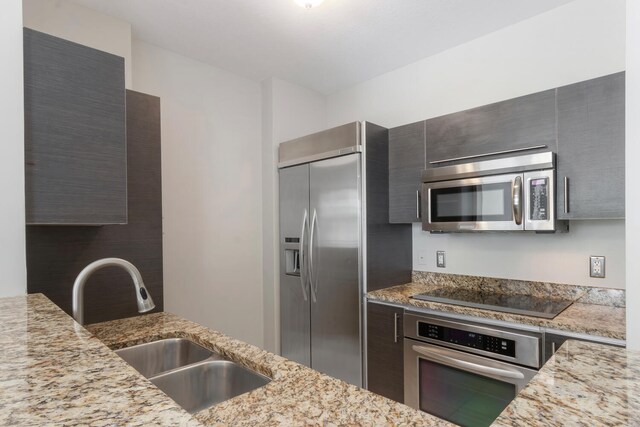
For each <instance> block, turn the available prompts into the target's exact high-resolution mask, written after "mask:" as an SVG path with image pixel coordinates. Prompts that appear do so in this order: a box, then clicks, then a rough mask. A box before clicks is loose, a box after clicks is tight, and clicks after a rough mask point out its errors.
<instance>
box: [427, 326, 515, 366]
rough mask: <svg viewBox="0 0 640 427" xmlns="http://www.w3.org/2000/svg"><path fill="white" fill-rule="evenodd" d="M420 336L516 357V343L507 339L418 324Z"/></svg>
mask: <svg viewBox="0 0 640 427" xmlns="http://www.w3.org/2000/svg"><path fill="white" fill-rule="evenodd" d="M418 336H419V337H423V338H430V339H432V340H436V341H443V342H448V343H451V344H457V345H461V346H463V347H469V348H475V349H478V350H484V351H488V352H489V353H495V354H500V355H502V356H509V357H515V356H516V342H515V341H513V340H510V339H506V338H500V337H494V336H491V335H484V334H478V333H475V332H469V331H465V330H462V329H455V328H448V327H446V326H440V325H434V324H432V323H426V322H418Z"/></svg>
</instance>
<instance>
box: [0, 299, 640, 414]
mask: <svg viewBox="0 0 640 427" xmlns="http://www.w3.org/2000/svg"><path fill="white" fill-rule="evenodd" d="M87 329H88V331H87V330H85V329H84V328H82V327H80V326H79V325H78V324H77V323H75V322H74V321H73V320H72V319H71V318H70V317H69V316H67V315H66V314H65V313H64V312H62V310H60V309H59V308H58V307H56V306H55V305H54V304H53V303H52V302H51V301H49V300H48V299H47V298H46V297H44V296H43V295H40V294H34V295H28V296H21V297H14V298H2V299H0V425H78V424H81V425H95V426H102V425H133V426H136V425H145V426H146V425H185V426H192V425H194V426H196V425H203V424H204V425H216V426H218V425H240V426H242V425H267V426H269V425H326V426H334V425H371V426H373V425H376V426H377V425H424V426H430V425H449V426H450V425H451V424H448V423H446V422H444V421H442V420H440V419H438V418H435V417H432V416H430V415H428V414H426V413H423V412H419V411H415V410H413V409H411V408H409V407H407V406H405V405H401V404H398V403H395V402H392V401H390V400H388V399H386V398H383V397H381V396H378V395H376V394H373V393H370V392H367V391H365V390H362V389H359V388H357V387H355V386H352V385H349V384H346V383H344V382H342V381H339V380H336V379H333V378H330V377H328V376H326V375H323V374H320V373H318V372H316V371H314V370H311V369H308V368H306V367H304V366H301V365H299V364H297V363H295V362H292V361H289V360H287V359H284V358H282V357H280V356H277V355H274V354H272V353H269V352H267V351H265V350H261V349H259V348H257V347H255V346H252V345H249V344H246V343H243V342H241V341H238V340H235V339H232V338H230V337H227V336H225V335H224V334H221V333H219V332H215V331H212V330H210V329H207V328H205V327H203V326H200V325H197V324H195V323H193V322H189V321H186V320H184V319H182V318H180V317H178V316H175V315H172V314H169V313H156V314H150V315H145V316H138V317H133V318H129V319H122V320H116V321H113V322H105V323H101V324H96V325H89V326H88V327H87ZM89 331H90V332H91V333H90V332H89ZM92 333H93V335H92ZM169 337H184V338H189V339H192V340H194V341H196V342H198V343H200V344H201V345H204V346H205V347H208V348H210V349H212V350H214V351H217V352H219V353H221V354H223V355H224V356H226V357H227V358H229V359H231V360H234V361H236V362H239V363H241V364H244V365H246V366H248V367H250V368H252V369H255V370H257V371H259V372H261V373H263V374H266V375H268V376H270V377H271V378H273V381H272V382H271V383H269V384H268V385H267V386H265V387H262V388H259V389H257V390H254V391H252V392H250V393H246V394H243V395H240V396H237V397H235V398H233V399H230V400H228V401H226V402H223V403H220V404H218V405H216V406H214V407H212V408H210V409H207V410H204V411H201V412H199V413H197V414H195V415H194V416H193V417H192V416H190V415H189V414H187V413H186V412H185V411H183V410H182V409H181V408H180V407H179V406H178V405H177V404H175V403H174V402H173V401H172V400H171V399H170V398H168V397H167V396H166V395H164V393H162V392H161V391H160V390H158V389H157V388H156V387H155V386H154V385H153V384H151V383H150V382H149V381H148V380H146V379H145V378H144V377H142V375H140V374H138V373H137V372H136V371H135V370H134V369H133V368H131V367H130V366H129V365H128V364H126V363H125V362H124V361H123V360H121V359H120V358H119V357H118V356H117V355H116V354H115V353H113V352H112V351H110V350H109V348H108V347H107V346H109V347H111V348H120V347H126V346H130V345H133V344H136V343H142V342H149V341H153V340H156V339H160V338H169ZM98 338H100V340H99V339H98ZM494 425H496V426H541V425H544V426H572V425H584V426H592V425H628V426H633V425H640V353H639V352H632V351H627V350H625V349H622V348H616V347H611V346H605V345H601V344H593V343H585V342H579V341H573V340H570V341H567V342H565V343H564V344H563V346H562V347H561V348H560V349H559V351H558V352H557V353H556V354H555V355H554V356H553V357H552V358H551V359H550V360H549V361H548V362H547V363H546V364H545V365H544V367H543V368H542V369H541V370H540V372H539V373H538V375H536V376H535V377H534V379H533V380H532V381H531V382H530V383H529V384H528V385H527V386H526V387H525V388H524V389H523V390H522V391H521V392H520V394H519V395H518V396H517V397H516V399H515V400H514V401H513V402H512V403H511V404H510V405H509V406H508V407H507V408H506V409H505V411H504V412H503V413H502V414H501V415H500V417H499V418H498V419H497V420H496V422H495V423H494Z"/></svg>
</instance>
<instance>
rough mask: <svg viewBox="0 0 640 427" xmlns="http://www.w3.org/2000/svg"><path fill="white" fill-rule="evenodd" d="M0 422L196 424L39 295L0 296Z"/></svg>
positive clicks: (145, 424)
mask: <svg viewBox="0 0 640 427" xmlns="http://www.w3.org/2000/svg"><path fill="white" fill-rule="evenodd" d="M0 425H19V426H40V425H55V426H62V425H65V426H75V425H91V426H98V425H100V426H102V425H128V426H161V425H162V426H168V425H172V426H174V425H175V426H191V425H200V423H199V422H197V421H195V420H194V419H193V418H192V417H191V416H190V415H189V414H188V413H187V412H185V411H184V410H183V409H182V408H181V407H180V406H178V405H177V404H176V403H175V402H174V401H172V400H171V399H169V398H167V396H166V395H165V394H164V393H162V392H161V391H160V390H159V389H157V388H156V387H155V386H154V385H153V384H151V383H150V382H149V381H147V380H146V379H145V378H144V377H143V376H141V375H140V374H139V373H138V372H137V371H136V370H135V369H133V368H132V367H130V366H129V365H127V364H126V363H125V362H124V361H123V360H122V359H121V358H120V357H118V356H117V355H116V354H115V353H114V352H112V351H111V350H109V349H108V348H107V347H106V346H105V345H104V344H103V343H102V342H100V340H98V339H97V338H96V337H94V336H93V335H91V334H90V333H89V332H88V331H86V330H85V329H84V328H83V327H81V326H80V325H78V324H77V323H76V322H74V320H73V319H72V318H71V317H69V316H68V315H67V314H66V313H64V312H63V311H62V310H61V309H59V308H58V307H57V306H56V305H55V304H54V303H52V302H51V301H50V300H49V299H47V298H46V297H45V296H44V295H42V294H33V295H28V296H19V297H11V298H0Z"/></svg>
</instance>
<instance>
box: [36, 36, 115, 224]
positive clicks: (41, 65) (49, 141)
mask: <svg viewBox="0 0 640 427" xmlns="http://www.w3.org/2000/svg"><path fill="white" fill-rule="evenodd" d="M124 79H125V77H124V58H121V57H119V56H115V55H112V54H109V53H106V52H102V51H99V50H96V49H92V48H89V47H87V46H83V45H79V44H77V43H72V42H70V41H67V40H63V39H60V38H57V37H53V36H51V35H48V34H44V33H41V32H38V31H34V30H31V29H28V28H25V29H24V89H25V90H24V106H25V162H26V165H25V187H26V188H25V190H26V192H25V193H26V221H27V224H55V225H102V224H123V223H126V222H127V159H126V156H127V144H126V128H125V120H126V118H125V84H124V81H125V80H124Z"/></svg>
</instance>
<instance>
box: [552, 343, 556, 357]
mask: <svg viewBox="0 0 640 427" xmlns="http://www.w3.org/2000/svg"><path fill="white" fill-rule="evenodd" d="M551 354H556V343H555V342H552V343H551Z"/></svg>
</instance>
